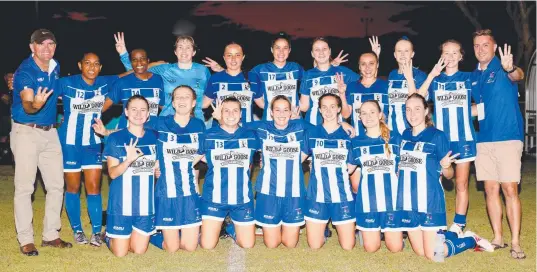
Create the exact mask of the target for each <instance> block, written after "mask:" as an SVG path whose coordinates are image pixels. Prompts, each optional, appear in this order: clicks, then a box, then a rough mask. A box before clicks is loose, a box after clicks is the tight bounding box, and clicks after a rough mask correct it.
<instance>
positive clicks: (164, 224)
mask: <svg viewBox="0 0 537 272" xmlns="http://www.w3.org/2000/svg"><path fill="white" fill-rule="evenodd" d="M172 105H173V107H174V109H175V114H174V115H169V116H161V117H159V120H158V122H157V127H156V128H155V130H156V131H157V132H158V141H157V157H158V160H159V166H160V167H159V168H160V171H161V175H160V177H159V179H158V181H157V183H156V187H155V202H156V204H155V206H156V214H155V215H156V217H155V221H156V222H155V225H156V228H157V229H158V230H162V232H161V233H156V234H155V235H153V236H151V240H150V241H151V243H152V244H154V245H155V246H157V247H159V248H164V249H165V250H166V251H168V252H175V251H177V250H179V249H184V250H187V251H194V250H196V248H197V247H198V236H199V232H200V225H201V213H200V196H199V188H198V177H197V175H196V171H195V170H194V165H196V163H197V162H198V161H199V160H200V159H201V157H202V156H201V155H198V150H199V146H200V139H201V138H202V137H203V133H204V132H205V124H204V122H203V121H202V120H200V119H198V118H194V117H193V113H194V108H195V106H196V92H195V91H194V89H192V88H191V87H189V86H186V85H180V86H178V87H177V88H175V90H174V91H173V92H172Z"/></svg>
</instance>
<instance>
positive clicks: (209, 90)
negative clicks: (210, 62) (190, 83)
mask: <svg viewBox="0 0 537 272" xmlns="http://www.w3.org/2000/svg"><path fill="white" fill-rule="evenodd" d="M215 75H216V74H214V75H212V76H211V77H210V78H209V80H208V81H207V87H206V88H205V93H204V94H205V96H207V97H208V98H210V99H213V100H215V99H216V98H217V96H216V92H217V91H218V90H216V88H218V87H217V84H213V81H214V76H215Z"/></svg>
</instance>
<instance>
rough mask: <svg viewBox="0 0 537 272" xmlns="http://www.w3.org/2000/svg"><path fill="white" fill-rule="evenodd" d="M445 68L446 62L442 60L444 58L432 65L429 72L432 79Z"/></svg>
mask: <svg viewBox="0 0 537 272" xmlns="http://www.w3.org/2000/svg"><path fill="white" fill-rule="evenodd" d="M446 66H447V62H446V60H445V59H444V57H440V59H439V60H438V62H437V63H436V64H435V65H434V67H433V70H431V73H430V74H431V75H432V76H434V77H437V76H439V75H440V74H441V73H442V70H444V68H446Z"/></svg>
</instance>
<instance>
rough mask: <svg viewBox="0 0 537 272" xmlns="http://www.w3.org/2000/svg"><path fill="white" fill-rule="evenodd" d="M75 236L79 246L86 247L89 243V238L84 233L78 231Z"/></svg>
mask: <svg viewBox="0 0 537 272" xmlns="http://www.w3.org/2000/svg"><path fill="white" fill-rule="evenodd" d="M74 236H75V243H77V244H79V245H85V244H87V243H89V241H88V238H87V237H86V234H84V232H82V231H77V232H76V233H75V235H74Z"/></svg>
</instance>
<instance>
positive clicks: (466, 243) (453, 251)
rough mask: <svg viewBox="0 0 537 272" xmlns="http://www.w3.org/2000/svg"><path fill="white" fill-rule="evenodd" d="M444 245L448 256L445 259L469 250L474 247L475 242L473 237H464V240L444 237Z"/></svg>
mask: <svg viewBox="0 0 537 272" xmlns="http://www.w3.org/2000/svg"><path fill="white" fill-rule="evenodd" d="M446 245H447V248H448V254H447V257H450V256H453V255H457V254H459V253H461V252H463V251H465V250H467V249H471V248H474V247H475V240H474V238H473V237H464V238H455V239H447V237H446Z"/></svg>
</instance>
